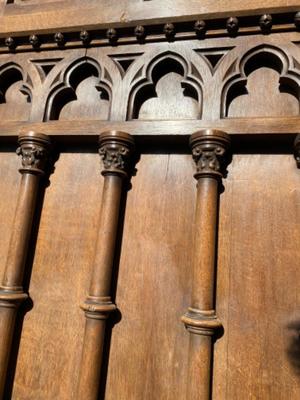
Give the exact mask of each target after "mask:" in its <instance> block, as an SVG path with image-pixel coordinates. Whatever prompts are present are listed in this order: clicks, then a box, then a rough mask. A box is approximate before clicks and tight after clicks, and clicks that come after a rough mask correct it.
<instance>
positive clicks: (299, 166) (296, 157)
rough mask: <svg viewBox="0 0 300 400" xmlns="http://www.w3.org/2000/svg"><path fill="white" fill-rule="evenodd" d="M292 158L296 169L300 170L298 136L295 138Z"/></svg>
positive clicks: (299, 142)
mask: <svg viewBox="0 0 300 400" xmlns="http://www.w3.org/2000/svg"><path fill="white" fill-rule="evenodd" d="M294 157H295V160H296V163H297V167H298V168H300V134H299V135H297V136H296V139H295V141H294Z"/></svg>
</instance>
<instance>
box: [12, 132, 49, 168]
mask: <svg viewBox="0 0 300 400" xmlns="http://www.w3.org/2000/svg"><path fill="white" fill-rule="evenodd" d="M18 143H19V145H20V146H19V147H18V149H17V155H19V156H21V158H22V160H21V162H22V167H21V168H20V169H19V171H20V172H21V174H23V173H31V174H36V175H43V174H45V171H46V165H47V162H48V160H49V153H50V147H51V141H50V138H49V136H47V135H44V134H43V133H37V132H33V131H30V132H28V133H24V134H21V135H19V138H18Z"/></svg>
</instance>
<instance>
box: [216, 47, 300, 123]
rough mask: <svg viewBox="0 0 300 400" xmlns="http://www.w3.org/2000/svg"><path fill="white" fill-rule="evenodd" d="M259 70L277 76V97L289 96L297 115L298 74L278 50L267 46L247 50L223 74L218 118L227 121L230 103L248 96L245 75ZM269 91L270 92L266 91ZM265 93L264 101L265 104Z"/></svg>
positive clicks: (247, 75)
mask: <svg viewBox="0 0 300 400" xmlns="http://www.w3.org/2000/svg"><path fill="white" fill-rule="evenodd" d="M260 68H267V69H270V70H273V71H275V72H276V73H277V74H278V89H279V92H280V93H279V95H280V94H288V95H292V96H293V97H294V98H295V99H296V100H297V101H298V106H297V113H299V109H298V108H299V95H300V91H299V87H300V73H299V71H297V69H296V68H295V66H294V63H293V61H292V60H291V59H290V58H289V57H288V55H287V54H286V53H285V52H284V51H283V50H282V49H279V48H277V47H275V46H272V45H268V44H261V45H259V46H257V47H255V48H253V49H250V50H249V51H248V52H246V53H245V54H244V56H243V57H242V58H241V59H240V61H238V60H235V61H234V62H233V63H232V65H230V66H229V68H228V71H227V73H226V74H225V85H224V87H223V90H222V99H221V118H226V117H228V114H229V108H230V105H231V104H232V102H233V101H234V100H235V99H237V98H238V97H239V96H242V95H249V91H248V89H247V83H248V80H249V75H250V74H252V73H254V72H256V71H257V70H259V69H260ZM270 89H272V88H270ZM268 94H269V95H270V93H265V101H266V102H267V101H268V100H269V98H268Z"/></svg>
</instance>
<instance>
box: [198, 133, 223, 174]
mask: <svg viewBox="0 0 300 400" xmlns="http://www.w3.org/2000/svg"><path fill="white" fill-rule="evenodd" d="M190 146H191V148H192V154H193V159H194V161H195V163H196V167H197V172H196V173H195V175H194V176H195V178H196V179H199V178H201V177H213V178H218V179H221V178H222V177H224V173H225V169H226V165H227V160H228V149H229V147H230V137H229V136H228V135H227V133H225V132H223V131H219V130H217V129H203V130H201V131H198V132H195V133H194V134H193V135H192V136H191V137H190Z"/></svg>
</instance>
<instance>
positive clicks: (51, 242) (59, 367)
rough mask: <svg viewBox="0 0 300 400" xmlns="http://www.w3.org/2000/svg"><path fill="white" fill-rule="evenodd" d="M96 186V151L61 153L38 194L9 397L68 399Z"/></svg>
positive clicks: (78, 353) (80, 332)
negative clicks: (26, 303) (40, 201)
mask: <svg viewBox="0 0 300 400" xmlns="http://www.w3.org/2000/svg"><path fill="white" fill-rule="evenodd" d="M74 179H75V180H76V185H73V184H71V182H73V180H74ZM68 182H69V183H68ZM101 190H102V180H101V179H100V177H99V156H98V155H97V154H90V153H83V154H80V153H72V152H68V153H64V154H61V156H60V158H59V160H58V161H57V162H56V165H55V173H54V174H53V175H52V177H51V182H50V186H49V187H48V188H47V190H46V194H45V199H44V205H43V212H42V215H41V222H40V227H39V234H38V239H37V246H36V250H35V256H34V262H33V267H32V276H31V283H30V294H31V298H32V301H33V308H32V310H31V311H30V312H29V313H28V314H27V315H26V317H25V320H24V323H23V333H22V337H21V342H20V348H19V356H18V362H17V367H16V374H15V384H14V388H13V395H12V398H13V399H17V400H21V399H22V400H26V399H33V398H36V399H38V398H43V399H48V400H50V399H51V400H52V399H53V398H58V399H65V400H69V399H70V398H74V397H75V391H76V385H75V382H77V380H78V373H79V369H78V366H79V365H80V358H81V346H82V340H83V332H84V318H83V316H82V311H81V310H80V308H79V305H80V303H81V301H82V299H83V298H84V296H85V294H86V291H87V289H88V287H87V285H88V282H89V276H90V269H91V266H92V256H93V249H94V243H95V240H96V233H97V219H98V212H99V209H98V208H97V210H96V209H95V205H97V204H98V203H99V198H100V196H101ZM77 210H80V212H78V211H77ZM45 277H47V278H45ZM24 365H26V368H24ZM75 366H76V367H75ZM58 382H60V383H59V384H58Z"/></svg>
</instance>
